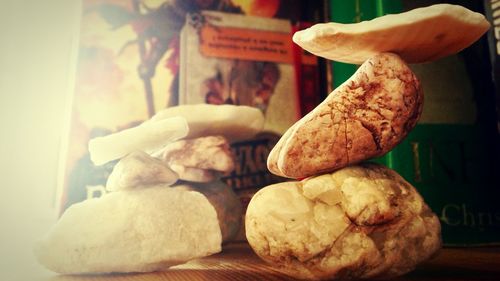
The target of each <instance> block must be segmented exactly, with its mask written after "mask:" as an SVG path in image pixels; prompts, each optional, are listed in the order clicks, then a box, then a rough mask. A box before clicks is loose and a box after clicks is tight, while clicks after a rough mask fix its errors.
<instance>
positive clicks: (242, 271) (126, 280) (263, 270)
mask: <svg viewBox="0 0 500 281" xmlns="http://www.w3.org/2000/svg"><path fill="white" fill-rule="evenodd" d="M160 280H174V281H184V280H185V281H188V280H189V281H201V280H207V281H208V280H211V281H212V280H217V281H218V280H221V281H253V280H255V281H257V280H259V281H261V280H270V281H278V280H296V279H293V278H290V277H287V276H285V275H282V274H281V273H279V272H277V271H275V270H274V269H272V268H271V267H270V266H268V265H267V264H265V263H264V262H263V261H261V260H260V259H259V258H258V257H257V256H256V255H255V254H254V253H253V251H252V249H251V248H250V247H249V246H248V244H246V243H238V244H231V245H227V246H225V247H224V250H223V251H222V252H221V253H219V254H217V255H213V256H210V257H206V258H202V259H198V260H194V261H191V262H189V263H186V264H183V265H179V266H176V267H173V268H170V269H169V270H167V271H164V272H153V273H141V274H108V275H87V276H71V275H57V276H54V277H51V278H50V279H48V280H47V281H160ZM393 280H398V281H405V280H408V281H409V280H426V281H432V280H440V281H444V280H454V281H457V280H460V281H461V280H481V281H486V280H491V281H500V248H498V247H496V248H445V249H442V250H441V251H440V253H439V254H438V255H437V256H436V257H435V258H434V259H432V260H430V261H428V262H425V263H423V264H421V265H420V266H419V267H418V268H417V269H416V270H415V271H413V272H411V273H409V274H407V275H405V276H402V277H399V278H397V279H393Z"/></svg>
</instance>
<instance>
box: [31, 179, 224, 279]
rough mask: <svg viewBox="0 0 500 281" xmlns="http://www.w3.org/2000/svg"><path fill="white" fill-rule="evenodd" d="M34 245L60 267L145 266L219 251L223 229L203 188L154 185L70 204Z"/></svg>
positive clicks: (161, 266) (51, 265) (162, 266)
mask: <svg viewBox="0 0 500 281" xmlns="http://www.w3.org/2000/svg"><path fill="white" fill-rule="evenodd" d="M34 250H35V255H36V257H37V258H38V261H39V262H40V263H41V264H42V265H44V266H45V267H47V268H48V269H50V270H52V271H55V272H59V273H67V274H75V273H107V272H149V271H157V270H166V269H168V268H169V267H170V266H173V265H176V264H180V263H184V262H186V261H189V260H191V259H195V258H199V257H203V256H208V255H210V254H214V253H217V252H219V251H220V250H221V231H220V228H219V222H218V220H217V213H216V211H215V209H214V207H213V206H212V204H210V202H209V201H208V200H207V198H206V197H205V196H204V195H203V194H201V193H199V192H195V191H187V190H183V189H177V188H171V187H167V186H157V187H151V188H144V189H134V190H124V191H120V192H111V193H108V194H106V195H104V196H103V197H101V198H97V199H89V200H86V201H83V202H80V203H77V204H74V205H72V206H71V207H69V208H68V209H67V210H66V212H65V213H64V214H63V215H62V217H61V218H60V219H59V221H58V222H57V223H56V224H55V225H54V227H53V228H52V229H51V231H50V232H49V233H48V234H47V236H46V237H45V238H44V239H43V240H41V241H40V242H39V243H38V244H37V245H36V247H35V249H34Z"/></svg>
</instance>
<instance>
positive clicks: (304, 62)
mask: <svg viewBox="0 0 500 281" xmlns="http://www.w3.org/2000/svg"><path fill="white" fill-rule="evenodd" d="M310 26H312V23H310V22H297V23H296V24H295V25H294V26H293V32H296V31H299V30H302V29H305V28H308V27H310ZM293 50H294V64H295V81H296V83H297V85H296V88H297V91H298V95H299V100H300V112H301V116H304V115H306V114H307V113H308V112H310V111H311V110H313V109H314V108H315V107H316V106H317V105H318V104H319V103H320V102H321V100H322V99H323V98H324V96H325V94H324V93H322V92H323V91H324V89H323V88H322V87H321V86H322V85H321V84H322V80H321V79H320V77H321V76H320V75H321V73H320V59H319V58H318V57H317V56H315V55H313V54H311V53H309V52H308V51H306V50H304V49H302V48H301V47H299V46H298V45H296V44H294V45H293Z"/></svg>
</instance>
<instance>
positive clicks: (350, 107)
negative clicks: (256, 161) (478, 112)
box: [268, 53, 423, 178]
mask: <svg viewBox="0 0 500 281" xmlns="http://www.w3.org/2000/svg"><path fill="white" fill-rule="evenodd" d="M422 104H423V93H422V90H421V88H420V82H419V81H418V79H417V77H415V75H414V74H413V72H411V70H410V69H409V68H408V66H407V65H406V64H405V63H404V62H403V61H402V60H401V59H400V58H399V57H398V56H397V55H394V54H390V53H384V54H379V55H376V56H375V57H373V58H371V59H369V60H368V61H366V62H365V63H363V65H361V67H360V68H359V69H358V71H356V73H355V74H354V75H353V76H352V77H351V78H350V79H349V80H347V81H346V82H345V83H343V84H342V85H341V86H339V87H338V88H337V89H335V90H334V91H333V92H332V93H331V94H330V95H329V96H328V97H327V98H326V99H325V100H324V101H323V102H322V103H321V104H320V105H318V106H317V107H316V108H315V109H314V110H312V111H311V112H309V113H308V114H307V115H306V116H304V117H303V118H302V119H300V120H299V121H297V123H295V124H294V125H293V126H292V127H290V128H289V129H288V130H287V131H286V132H285V134H284V135H283V136H282V137H281V139H280V140H279V142H278V143H277V144H276V146H275V147H274V148H273V150H272V151H271V153H270V154H269V157H268V168H269V170H270V171H271V172H272V173H274V174H276V175H280V176H285V177H289V178H304V177H307V176H311V175H316V174H320V173H324V172H328V171H333V170H336V169H340V168H342V167H344V166H346V165H349V164H353V163H357V162H360V161H362V160H365V159H368V158H371V157H376V156H380V155H383V154H385V153H386V152H388V151H389V150H391V149H392V148H394V147H395V146H396V145H397V144H398V143H399V142H401V140H403V139H404V138H405V137H406V135H407V134H408V132H409V131H410V130H411V129H412V128H413V127H414V126H415V124H416V123H417V121H418V118H419V117H420V114H421V112H422Z"/></svg>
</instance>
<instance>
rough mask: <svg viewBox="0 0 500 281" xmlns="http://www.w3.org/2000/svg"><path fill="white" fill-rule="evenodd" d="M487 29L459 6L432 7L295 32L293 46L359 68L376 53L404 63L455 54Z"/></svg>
mask: <svg viewBox="0 0 500 281" xmlns="http://www.w3.org/2000/svg"><path fill="white" fill-rule="evenodd" d="M489 27H490V24H489V23H488V21H487V20H486V18H485V17H484V16H483V15H482V14H479V13H475V12H472V11H470V10H468V9H466V8H464V7H462V6H457V5H450V4H437V5H433V6H429V7H424V8H418V9H414V10H411V11H408V12H405V13H401V14H394V15H386V16H383V17H378V18H375V19H373V20H370V21H363V22H360V23H354V24H341V23H333V22H332V23H321V24H316V25H314V26H312V27H310V28H308V29H306V30H302V31H298V32H296V33H295V34H294V36H293V41H294V42H295V43H297V44H298V45H299V46H301V47H302V48H303V49H305V50H307V51H309V52H311V53H313V54H315V55H317V56H320V57H324V58H327V59H330V60H334V61H340V62H346V63H353V64H361V63H363V62H364V61H365V60H367V59H369V58H371V57H373V56H374V55H377V54H379V53H384V52H391V53H396V54H398V55H399V56H401V57H402V58H403V60H405V61H406V62H408V63H421V62H428V61H432V60H436V59H439V58H442V57H445V56H449V55H452V54H455V53H457V52H459V51H461V50H462V49H464V48H466V47H468V46H469V45H471V44H472V43H474V42H475V41H476V40H477V39H479V37H481V35H483V34H484V33H485V32H486V31H487V30H488V28H489Z"/></svg>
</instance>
